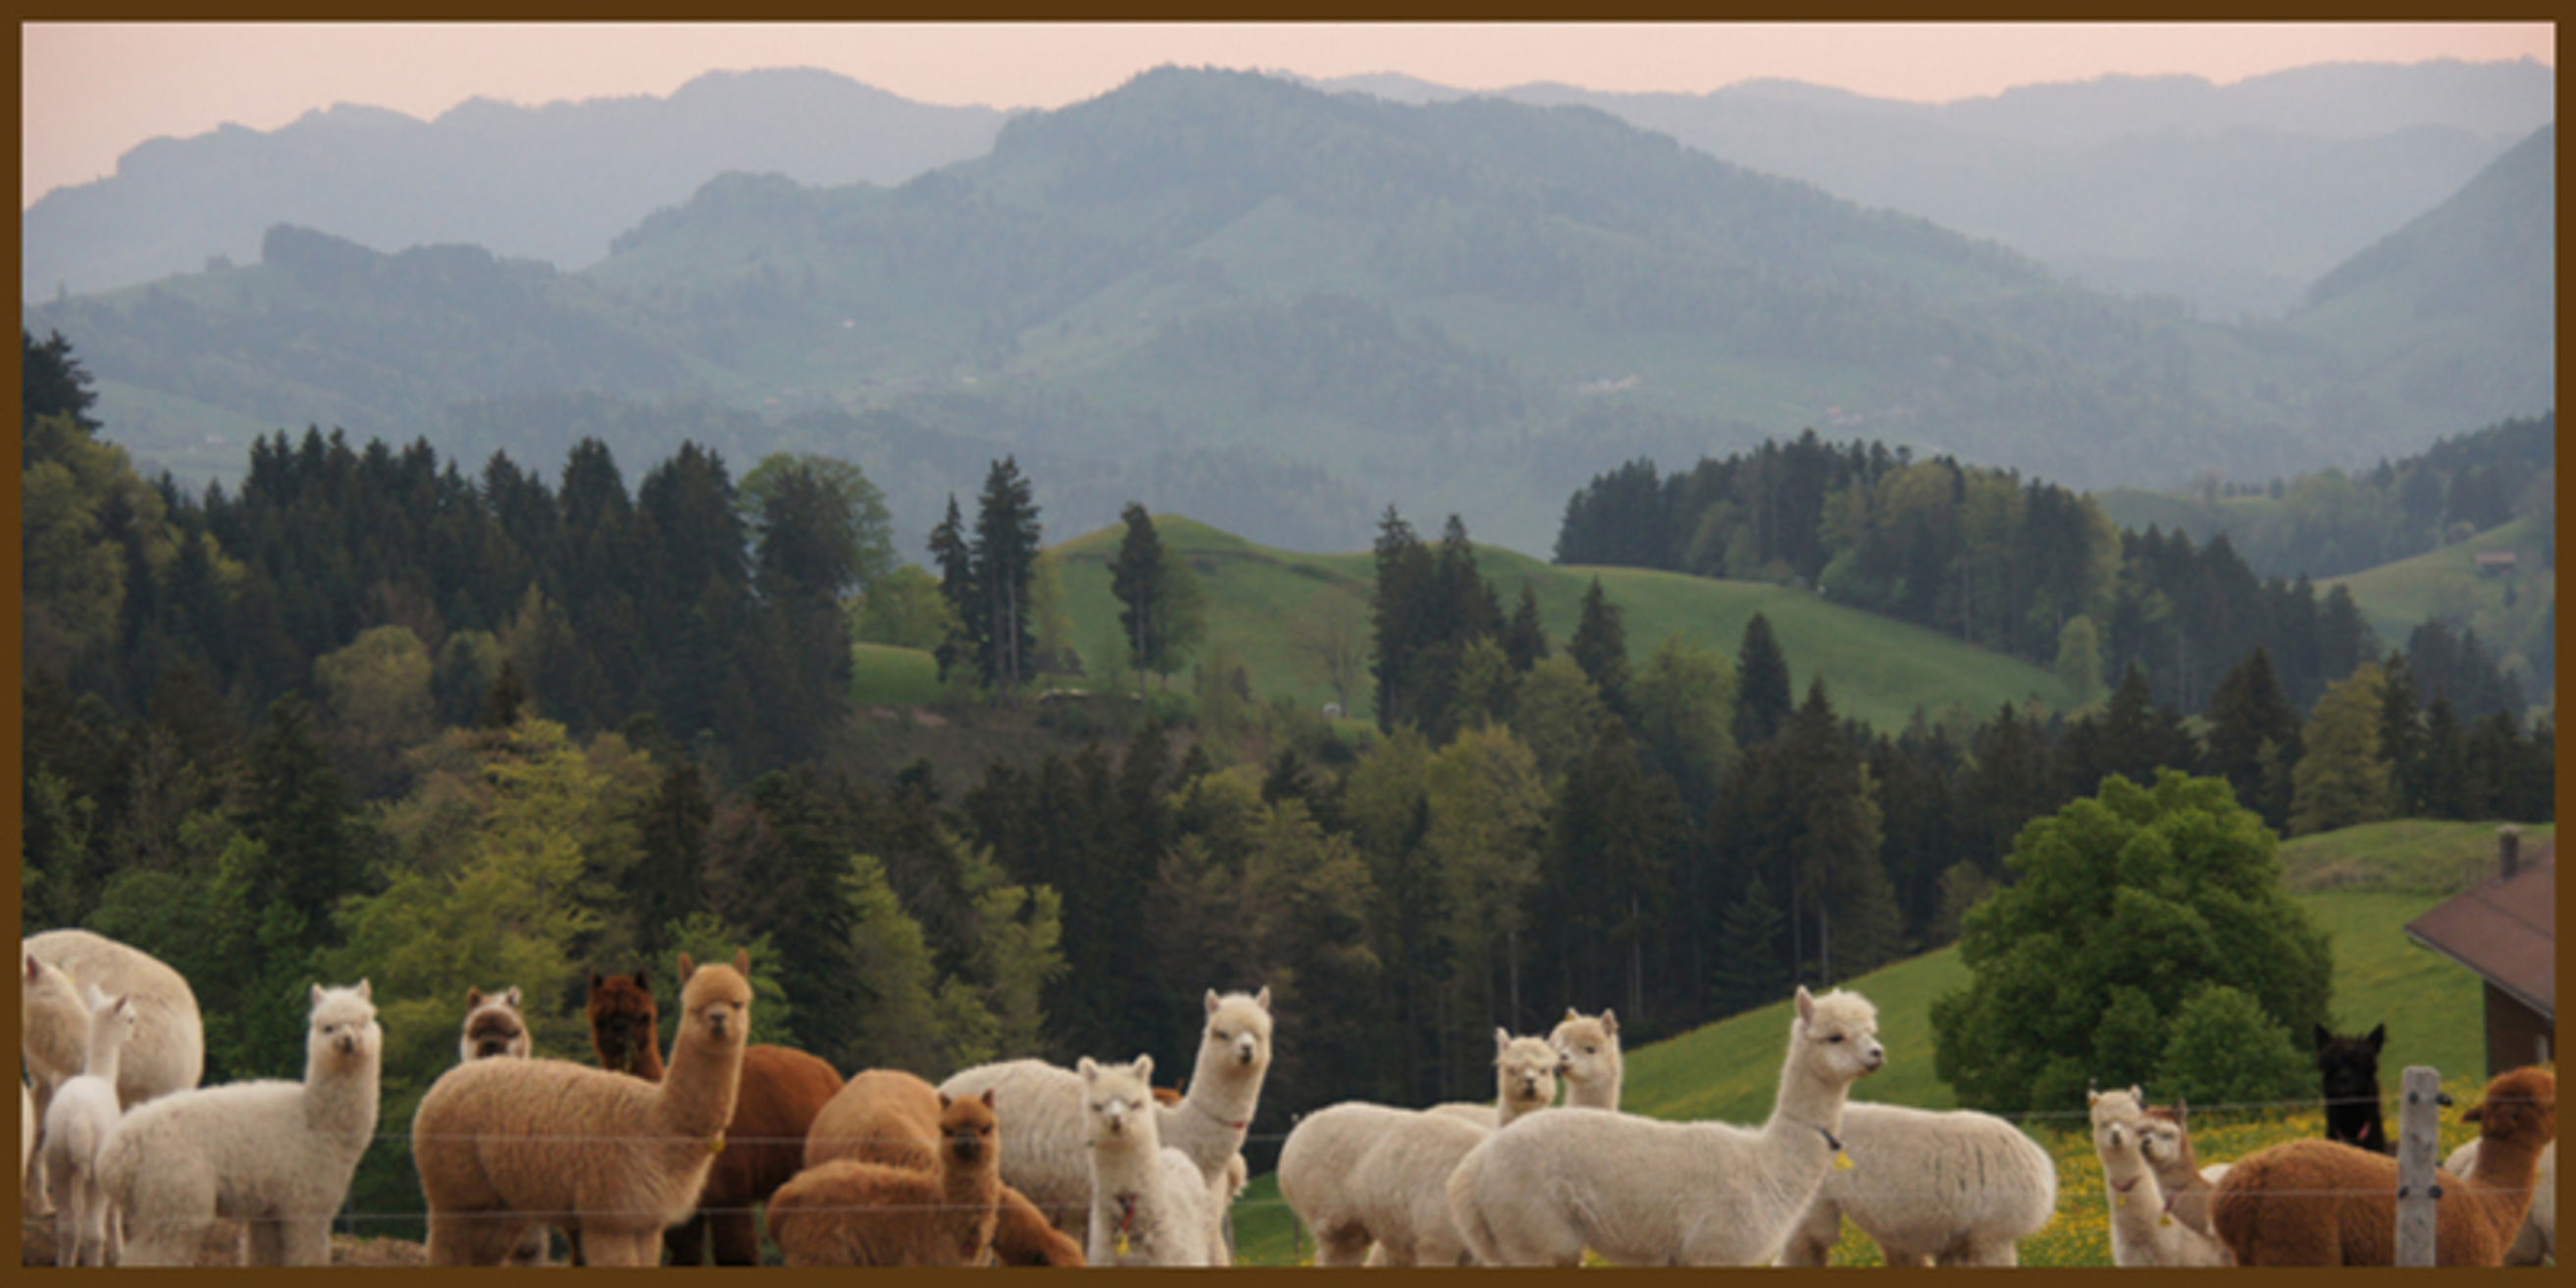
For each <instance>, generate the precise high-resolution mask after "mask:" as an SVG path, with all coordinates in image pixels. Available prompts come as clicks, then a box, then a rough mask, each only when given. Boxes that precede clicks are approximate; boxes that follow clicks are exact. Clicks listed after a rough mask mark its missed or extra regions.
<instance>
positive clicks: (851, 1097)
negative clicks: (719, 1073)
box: [771, 1069, 1160, 1266]
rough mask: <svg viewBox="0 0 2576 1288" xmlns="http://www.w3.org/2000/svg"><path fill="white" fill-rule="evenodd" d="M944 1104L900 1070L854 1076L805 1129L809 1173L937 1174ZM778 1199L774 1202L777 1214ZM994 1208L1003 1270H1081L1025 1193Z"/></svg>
mask: <svg viewBox="0 0 2576 1288" xmlns="http://www.w3.org/2000/svg"><path fill="white" fill-rule="evenodd" d="M1157 1094H1158V1096H1159V1094H1160V1091H1159V1089H1157ZM943 1099H944V1097H942V1096H941V1095H940V1094H939V1089H938V1088H936V1087H933V1086H931V1085H930V1084H929V1083H927V1082H924V1081H922V1080H921V1079H920V1078H917V1077H914V1076H913V1075H911V1074H909V1073H905V1072H903V1071H902V1070H900V1069H869V1070H866V1071H864V1072H861V1073H858V1074H854V1075H852V1076H851V1078H850V1080H849V1081H848V1082H845V1083H842V1084H841V1089H840V1090H839V1091H838V1092H835V1093H834V1094H833V1096H832V1099H831V1101H830V1102H829V1103H827V1104H825V1105H824V1106H823V1108H822V1111H821V1112H819V1113H817V1114H815V1115H814V1125H813V1126H812V1127H810V1128H808V1129H807V1130H806V1134H805V1169H806V1173H811V1172H812V1171H813V1170H814V1169H815V1168H818V1167H820V1166H822V1165H823V1164H825V1163H829V1162H833V1161H835V1160H839V1159H852V1160H856V1161H858V1162H863V1163H875V1164H879V1165H882V1166H885V1167H894V1168H903V1169H907V1170H910V1171H914V1172H922V1173H936V1172H937V1171H938V1170H939V1151H938V1146H939V1115H940V1112H941V1109H940V1106H941V1103H942V1101H943ZM970 1099H973V1097H970ZM997 1157H998V1153H997ZM997 1166H998V1164H997ZM776 1201H777V1200H776V1199H775V1198H773V1199H772V1200H771V1202H772V1204H773V1209H772V1210H775V1207H774V1205H775V1203H776ZM996 1202H997V1204H998V1207H997V1209H996V1213H997V1215H996V1224H995V1227H994V1231H993V1239H992V1243H993V1255H994V1257H995V1258H996V1259H998V1260H999V1261H1000V1262H1001V1263H1002V1264H1004V1265H1012V1266H1068V1265H1069V1266H1078V1265H1081V1264H1083V1257H1082V1245H1081V1244H1078V1243H1075V1242H1074V1241H1073V1240H1072V1239H1071V1238H1069V1237H1067V1236H1066V1235H1065V1234H1064V1232H1063V1231H1061V1230H1058V1229H1056V1228H1055V1227H1054V1226H1052V1225H1049V1224H1048V1223H1047V1219H1046V1216H1045V1215H1044V1214H1043V1213H1041V1212H1039V1211H1038V1209H1037V1207H1036V1206H1035V1205H1034V1204H1032V1203H1030V1202H1029V1201H1028V1199H1027V1197H1026V1196H1024V1195H1022V1194H1021V1193H1020V1192H1019V1191H1017V1190H1015V1189H1012V1188H1011V1187H1010V1186H1007V1185H1004V1186H1002V1187H1001V1189H1000V1191H999V1194H998V1196H997V1199H996Z"/></svg>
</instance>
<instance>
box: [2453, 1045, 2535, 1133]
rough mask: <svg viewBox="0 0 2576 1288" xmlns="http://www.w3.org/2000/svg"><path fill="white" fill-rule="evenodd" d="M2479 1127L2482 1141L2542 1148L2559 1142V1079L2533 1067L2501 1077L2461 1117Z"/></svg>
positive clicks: (2489, 1085) (2516, 1070) (2488, 1085)
mask: <svg viewBox="0 0 2576 1288" xmlns="http://www.w3.org/2000/svg"><path fill="white" fill-rule="evenodd" d="M2460 1117H2461V1120H2462V1121H2464V1122H2473V1123H2476V1124H2478V1137H2479V1139H2481V1140H2489V1139H2493V1140H2513V1141H2522V1142H2528V1143H2531V1144H2535V1145H2537V1144H2542V1143H2546V1142H2549V1141H2554V1140H2556V1139H2558V1075H2557V1074H2554V1073H2552V1072H2550V1071H2549V1070H2547V1069H2544V1068H2540V1067H2539V1066H2537V1065H2535V1066H2532V1067H2530V1068H2524V1069H2515V1070H2513V1071H2511V1072H2509V1073H2504V1074H2500V1075H2498V1076H2497V1077H2496V1079H2495V1080H2494V1081H2492V1082H2489V1083H2488V1084H2487V1090H2486V1095H2485V1096H2484V1097H2482V1098H2480V1099H2479V1101H2478V1103H2477V1104H2475V1105H2473V1106H2471V1107H2470V1109H2469V1111H2468V1112H2467V1113H2465V1114H2462V1115H2460Z"/></svg>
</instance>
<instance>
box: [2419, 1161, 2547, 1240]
mask: <svg viewBox="0 0 2576 1288" xmlns="http://www.w3.org/2000/svg"><path fill="white" fill-rule="evenodd" d="M2443 1166H2445V1167H2448V1168H2449V1169H2451V1173H2452V1174H2453V1175H2455V1176H2467V1177H2470V1179H2472V1180H2474V1179H2476V1177H2475V1176H2474V1175H2473V1174H2474V1173H2475V1172H2476V1171H2477V1168H2478V1143H2477V1142H2476V1141H2470V1142H2469V1143H2468V1144H2465V1145H2462V1146H2460V1147H2459V1148H2458V1149H2455V1150H2452V1151H2451V1158H2450V1161H2449V1162H2447V1163H2444V1164H2443ZM2557 1259H2558V1142H2556V1141H2554V1140H2553V1141H2551V1142H2549V1148H2547V1149H2544V1150H2542V1151H2540V1165H2539V1174H2538V1176H2537V1177H2536V1179H2535V1180H2534V1181H2533V1184H2532V1190H2531V1213H2530V1215H2528V1216H2525V1217H2524V1218H2523V1219H2522V1229H2521V1231H2520V1232H2519V1233H2517V1234H2515V1235H2514V1238H2513V1247H2512V1248H2511V1249H2510V1250H2508V1251H2507V1252H2506V1253H2505V1254H2504V1263H2505V1264H2506V1265H2508V1266H2536V1265H2539V1264H2541V1263H2542V1262H2544V1261H2556V1260H2557Z"/></svg>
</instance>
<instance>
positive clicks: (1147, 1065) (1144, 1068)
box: [1136, 1055, 1154, 1083]
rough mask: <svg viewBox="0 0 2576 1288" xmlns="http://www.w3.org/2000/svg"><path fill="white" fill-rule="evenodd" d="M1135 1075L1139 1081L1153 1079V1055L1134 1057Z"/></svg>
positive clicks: (1148, 1081) (1149, 1081)
mask: <svg viewBox="0 0 2576 1288" xmlns="http://www.w3.org/2000/svg"><path fill="white" fill-rule="evenodd" d="M1136 1077H1137V1079H1138V1080H1139V1081H1142V1082H1147V1083H1151V1082H1152V1081H1153V1080H1154V1057H1152V1056H1150V1055H1140V1056H1138V1057H1136Z"/></svg>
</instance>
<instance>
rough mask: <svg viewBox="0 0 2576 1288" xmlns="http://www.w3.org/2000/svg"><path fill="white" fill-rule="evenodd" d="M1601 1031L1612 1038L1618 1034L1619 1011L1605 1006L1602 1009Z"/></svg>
mask: <svg viewBox="0 0 2576 1288" xmlns="http://www.w3.org/2000/svg"><path fill="white" fill-rule="evenodd" d="M1601 1031H1602V1032H1604V1033H1607V1034H1609V1035H1610V1036H1612V1037H1614V1038H1615V1037H1617V1036H1619V1013H1618V1012H1617V1011H1613V1010H1610V1009H1608V1008H1607V1007H1604V1008H1603V1009H1602V1011H1601Z"/></svg>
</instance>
